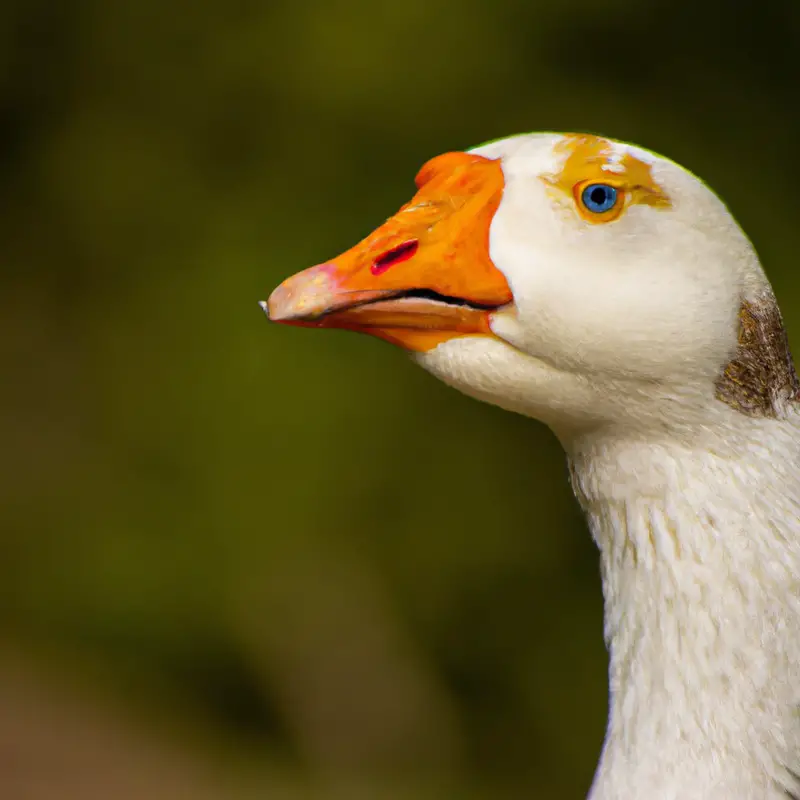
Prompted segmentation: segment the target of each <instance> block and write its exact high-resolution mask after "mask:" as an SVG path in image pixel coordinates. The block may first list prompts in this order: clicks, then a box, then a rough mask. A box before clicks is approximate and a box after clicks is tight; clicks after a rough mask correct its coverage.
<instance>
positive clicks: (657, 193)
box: [542, 134, 672, 224]
mask: <svg viewBox="0 0 800 800" xmlns="http://www.w3.org/2000/svg"><path fill="white" fill-rule="evenodd" d="M554 149H555V151H556V152H557V153H558V154H562V153H563V154H564V155H565V156H566V157H565V159H564V162H563V165H562V167H561V170H560V172H558V173H555V174H552V175H543V176H542V180H543V181H544V182H545V184H547V186H548V188H549V189H551V190H552V192H553V194H554V196H556V197H557V198H558V199H560V200H563V199H564V198H565V197H567V198H570V199H571V200H572V201H573V203H574V207H575V209H576V210H577V212H578V214H579V215H580V216H581V218H582V219H584V220H586V222H590V223H593V224H598V223H604V222H613V221H614V220H616V219H618V218H619V217H620V216H621V215H622V212H623V211H624V210H625V209H626V208H627V207H628V206H629V205H635V204H639V205H647V206H653V207H655V208H671V207H672V201H671V200H670V198H669V196H668V195H667V193H666V192H665V191H664V189H663V187H662V186H661V185H660V184H659V183H657V182H656V180H655V178H653V173H652V169H651V166H650V164H648V163H647V162H646V161H644V160H642V159H641V158H638V157H637V156H636V155H635V154H634V153H633V152H632V151H631V150H630V148H628V147H627V146H626V145H622V144H619V143H616V142H612V141H611V140H609V139H603V138H601V137H599V136H592V135H590V134H567V135H566V136H564V138H563V139H561V140H560V141H559V142H558V143H557V144H556V145H555V148H554ZM592 184H602V185H607V186H612V187H613V188H614V189H615V190H616V193H617V202H616V203H615V204H614V206H613V207H612V208H609V209H608V210H607V211H604V212H602V213H597V212H595V211H592V210H590V209H589V208H587V206H586V204H585V203H584V202H583V199H582V198H583V192H584V190H585V189H586V187H587V186H590V185H592Z"/></svg>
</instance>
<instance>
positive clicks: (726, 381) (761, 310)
mask: <svg viewBox="0 0 800 800" xmlns="http://www.w3.org/2000/svg"><path fill="white" fill-rule="evenodd" d="M799 393H800V384H798V380H797V373H796V372H795V370H794V363H793V361H792V354H791V352H790V350H789V339H788V337H787V335H786V329H785V328H784V327H783V319H782V318H781V312H780V309H779V308H778V303H777V302H776V300H775V297H774V296H773V295H772V293H771V292H769V293H764V294H763V295H762V296H761V297H760V298H759V299H758V300H757V301H754V302H751V301H749V300H746V301H744V302H743V303H742V306H741V308H740V310H739V344H738V347H737V349H736V354H735V355H734V357H733V359H731V361H730V362H729V363H728V364H727V365H726V366H725V368H724V369H723V371H722V374H721V375H720V376H719V378H718V379H717V382H716V396H717V398H718V399H719V400H722V402H723V403H726V404H727V405H729V406H730V407H731V408H734V409H736V410H737V411H741V412H742V413H743V414H747V415H748V416H751V417H773V418H778V417H782V416H784V410H785V407H786V404H787V403H789V402H792V401H796V400H798V399H799V398H798V394H799Z"/></svg>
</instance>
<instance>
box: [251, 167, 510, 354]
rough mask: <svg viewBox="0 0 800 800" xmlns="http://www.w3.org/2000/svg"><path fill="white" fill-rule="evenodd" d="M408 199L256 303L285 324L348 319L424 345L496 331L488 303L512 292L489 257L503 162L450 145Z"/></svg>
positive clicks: (503, 301) (494, 304)
mask: <svg viewBox="0 0 800 800" xmlns="http://www.w3.org/2000/svg"><path fill="white" fill-rule="evenodd" d="M416 183H417V187H418V189H419V191H418V192H417V194H416V195H415V196H414V198H413V199H412V200H411V202H410V203H408V204H406V205H405V206H403V207H402V208H401V209H400V211H398V212H397V214H395V215H394V216H393V217H391V218H390V219H388V220H387V221H386V222H385V223H384V224H383V225H381V226H380V227H379V228H378V229H377V230H375V231H374V232H373V233H371V234H370V235H369V236H367V238H366V239H364V240H363V241H361V242H360V243H359V244H357V245H356V246H355V247H353V248H351V249H350V250H348V251H346V252H345V253H343V254H342V255H340V256H338V257H337V258H334V259H333V260H332V261H328V262H326V263H324V264H318V265H317V266H314V267H310V268H309V269H306V270H304V271H303V272H299V273H297V274H296V275H293V276H292V277H291V278H288V279H287V280H285V281H284V282H283V283H282V284H281V285H280V286H278V288H277V289H275V291H274V292H273V293H272V295H271V296H270V298H269V300H268V301H266V302H262V303H261V306H262V308H264V310H265V311H266V312H267V315H268V316H269V318H270V320H272V321H273V322H280V323H283V324H286V325H300V326H304V327H314V328H344V329H346V330H354V331H361V332H362V333H369V334H371V335H373V336H378V337H380V338H382V339H386V340H387V341H390V342H392V343H393V344H397V345H400V346H401V347H405V348H406V349H408V350H414V351H418V352H424V351H427V350H431V349H433V348H434V347H436V345H438V344H440V343H441V342H443V341H447V340H448V339H452V338H454V337H456V336H465V335H470V334H473V335H474V334H483V335H489V336H491V335H493V334H492V332H491V328H490V318H491V314H492V312H493V311H496V310H497V309H498V308H500V307H502V306H505V305H507V304H508V303H510V302H511V301H512V299H513V296H512V294H511V289H510V288H509V286H508V282H507V281H506V279H505V276H504V275H503V274H502V273H501V272H500V270H498V269H497V267H495V266H494V264H493V263H492V261H491V259H490V257H489V228H490V225H491V222H492V218H493V217H494V214H495V212H496V211H497V207H498V205H499V203H500V199H501V197H502V194H503V186H504V180H503V171H502V169H501V167H500V163H499V162H498V161H495V160H491V159H487V158H484V157H483V156H478V155H472V154H469V153H446V154H445V155H442V156H438V157H437V158H434V159H432V160H431V161H429V162H428V163H427V164H426V165H425V166H424V167H423V168H422V169H421V170H420V172H419V174H418V175H417V180H416Z"/></svg>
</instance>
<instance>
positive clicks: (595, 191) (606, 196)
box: [581, 183, 617, 214]
mask: <svg viewBox="0 0 800 800" xmlns="http://www.w3.org/2000/svg"><path fill="white" fill-rule="evenodd" d="M581 202H582V203H583V204H584V206H586V208H587V209H588V210H589V211H591V212H592V213H594V214H603V213H605V212H606V211H611V209H612V208H614V206H615V205H616V204H617V190H616V189H615V188H614V187H613V186H609V185H608V184H607V183H590V184H589V185H588V186H587V187H586V188H585V189H584V190H583V192H582V193H581Z"/></svg>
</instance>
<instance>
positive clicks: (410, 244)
mask: <svg viewBox="0 0 800 800" xmlns="http://www.w3.org/2000/svg"><path fill="white" fill-rule="evenodd" d="M418 248H419V241H418V240H417V239H409V241H407V242H403V244H399V245H397V247H393V248H392V249H391V250H387V251H386V252H385V253H384V254H383V255H380V256H378V257H377V258H376V259H375V260H374V261H373V262H372V266H371V267H370V272H371V273H372V274H373V275H383V273H384V272H386V270H387V269H389V268H390V267H393V266H394V265H395V264H400V263H401V262H403V261H408V259H409V258H411V257H412V256H413V255H414V253H416V252H417V249H418Z"/></svg>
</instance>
